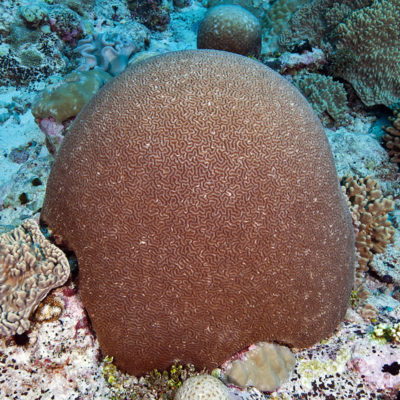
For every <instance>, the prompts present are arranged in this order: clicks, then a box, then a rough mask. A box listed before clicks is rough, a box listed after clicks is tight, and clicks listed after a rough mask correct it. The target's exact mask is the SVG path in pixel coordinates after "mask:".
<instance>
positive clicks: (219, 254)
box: [41, 50, 354, 375]
mask: <svg viewBox="0 0 400 400" xmlns="http://www.w3.org/2000/svg"><path fill="white" fill-rule="evenodd" d="M41 216H42V219H43V220H44V221H46V222H47V223H48V224H49V226H50V227H51V229H52V230H53V232H54V233H56V234H58V235H61V236H62V237H63V238H64V240H65V243H66V244H68V246H69V247H70V248H71V249H72V250H73V251H75V253H76V255H77V258H78V261H79V274H80V292H81V296H82V300H83V302H84V304H85V306H86V308H87V310H88V313H89V315H90V318H91V321H92V324H93V327H94V329H95V331H96V333H97V336H98V339H99V342H100V346H101V348H102V351H103V353H104V354H106V355H111V356H113V357H114V360H115V363H116V364H117V365H118V366H119V367H120V368H122V369H123V370H126V371H128V372H130V373H132V374H136V375H139V374H142V373H144V372H146V371H149V370H151V369H153V368H158V369H163V368H166V367H167V366H168V365H169V364H171V363H172V361H173V360H174V359H180V360H182V361H184V362H191V363H194V364H195V365H196V366H197V367H207V368H214V367H216V366H217V365H219V364H220V363H222V362H223V361H224V360H226V359H227V358H229V357H230V356H231V355H232V354H233V353H235V352H237V351H239V350H241V349H243V348H245V347H247V346H249V345H250V344H251V343H255V342H258V341H269V342H272V341H278V342H280V343H282V344H287V345H291V346H296V347H303V346H308V345H311V344H313V343H315V342H316V341H318V340H320V339H322V338H324V337H326V336H328V335H330V334H331V333H332V332H333V330H334V329H335V327H336V326H337V324H338V323H339V322H340V321H341V319H342V318H343V316H344V314H345V311H346V308H347V304H348V299H349V295H350V291H351V287H352V282H353V268H354V267H353V266H354V237H353V229H352V223H351V218H350V215H349V212H348V209H347V206H346V203H345V200H344V197H343V195H342V193H341V191H340V189H339V185H338V179H337V176H336V172H335V166H334V163H333V158H332V155H331V152H330V148H329V144H328V141H327V139H326V137H325V135H324V132H323V129H322V126H321V124H320V122H319V120H318V118H317V117H316V115H315V114H314V113H313V111H312V110H311V108H310V106H309V104H308V103H307V102H306V100H305V99H304V97H302V96H301V95H300V93H299V92H298V91H297V90H296V89H295V88H294V87H293V86H292V85H290V84H289V83H288V82H286V81H285V80H284V79H283V78H282V77H280V76H279V75H278V74H276V73H275V72H273V71H272V70H271V69H269V68H267V67H265V66H264V65H263V64H261V63H259V62H257V61H254V60H251V59H248V58H246V57H243V56H239V55H236V54H232V53H227V52H222V51H215V50H190V51H182V52H173V53H168V54H165V55H162V56H157V57H152V58H150V59H147V60H144V61H142V62H139V63H136V64H133V65H132V66H130V67H129V68H128V69H127V70H125V71H124V72H123V73H121V74H120V75H119V76H117V77H116V78H114V79H113V80H112V81H110V82H109V83H108V84H106V85H105V86H104V87H103V88H102V89H101V90H100V92H99V93H98V94H96V95H95V97H94V98H93V99H92V100H91V101H90V102H89V103H88V105H87V106H86V107H85V108H84V109H83V110H82V111H81V112H80V114H79V115H78V117H77V119H76V120H75V122H74V123H73V125H71V128H70V132H69V134H68V136H67V137H66V139H65V141H64V142H63V144H62V146H61V148H60V151H59V153H58V156H57V159H56V161H55V164H54V167H53V170H52V172H51V174H50V178H49V181H48V187H47V193H46V198H45V202H44V205H43V209H42V215H41Z"/></svg>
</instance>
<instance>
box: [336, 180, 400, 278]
mask: <svg viewBox="0 0 400 400" xmlns="http://www.w3.org/2000/svg"><path fill="white" fill-rule="evenodd" d="M341 184H342V188H343V192H344V193H345V195H346V196H347V199H348V202H349V203H348V205H349V208H350V213H351V215H352V218H353V223H354V226H355V229H356V231H357V233H356V248H357V250H358V253H359V254H358V277H359V278H360V277H361V276H362V274H363V272H364V271H366V270H367V269H368V263H369V261H371V260H372V259H373V257H374V254H379V253H383V252H384V251H385V248H386V246H387V245H388V244H389V243H393V240H394V239H393V237H394V233H395V229H394V227H393V226H392V224H391V223H390V221H389V220H388V214H389V213H390V212H391V211H393V210H394V202H393V200H392V198H391V196H389V197H383V194H382V192H381V190H380V189H379V184H378V183H377V182H376V181H375V180H374V179H373V178H372V177H371V176H367V177H365V178H361V177H358V176H349V177H343V178H342V180H341Z"/></svg>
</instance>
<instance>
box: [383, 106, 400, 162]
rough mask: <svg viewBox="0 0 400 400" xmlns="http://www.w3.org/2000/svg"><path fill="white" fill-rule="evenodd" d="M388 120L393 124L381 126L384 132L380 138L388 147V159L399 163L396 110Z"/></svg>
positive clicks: (398, 116) (399, 115) (399, 123)
mask: <svg viewBox="0 0 400 400" xmlns="http://www.w3.org/2000/svg"><path fill="white" fill-rule="evenodd" d="M390 120H391V122H392V125H393V126H387V127H384V128H383V129H384V131H385V132H386V134H385V135H383V137H382V138H383V140H384V142H385V145H386V148H387V149H388V152H389V157H390V160H391V161H393V162H394V163H397V164H400V113H399V111H398V110H396V111H395V112H394V116H393V117H392V118H390Z"/></svg>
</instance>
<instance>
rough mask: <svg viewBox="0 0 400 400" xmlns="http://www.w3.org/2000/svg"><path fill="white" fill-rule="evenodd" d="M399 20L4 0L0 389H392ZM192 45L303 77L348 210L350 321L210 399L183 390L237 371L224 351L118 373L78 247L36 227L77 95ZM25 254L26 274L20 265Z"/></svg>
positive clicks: (290, 4)
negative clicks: (90, 304) (101, 335)
mask: <svg viewBox="0 0 400 400" xmlns="http://www.w3.org/2000/svg"><path fill="white" fill-rule="evenodd" d="M399 32H400V1H397V0H341V1H339V0H337V1H335V0H313V1H312V0H297V1H294V0H265V1H262V0H231V1H224V0H208V1H207V0H203V1H196V0H173V1H172V0H142V1H135V0H107V1H106V0H88V1H84V2H81V1H78V0H34V1H14V0H1V1H0V150H1V154H0V156H1V157H0V235H1V236H0V307H1V308H0V398H1V399H71V400H72V399H173V398H174V397H175V398H176V399H177V400H178V399H185V400H190V399H200V398H214V399H225V398H232V399H382V400H384V399H385V400H386V399H399V398H400V375H399V372H400V349H399V346H400V269H399V268H400V261H399V257H400V237H399V223H400V222H399V221H400V212H399V205H400V170H399V165H400V114H399V113H398V112H399V109H400V63H399V60H400V34H399ZM196 48H205V49H206V48H211V49H217V50H224V51H230V52H234V53H239V54H242V55H244V56H247V57H249V58H252V59H256V60H259V62H261V63H263V64H265V65H266V66H268V67H269V68H272V69H273V70H274V71H276V72H278V73H279V74H280V75H281V76H283V77H284V78H285V79H287V80H288V81H289V82H290V83H292V84H293V85H294V86H296V87H297V88H298V90H299V91H300V92H301V93H302V94H303V95H304V97H305V98H306V99H307V100H308V102H309V103H310V104H311V106H312V108H313V110H314V111H315V113H316V114H317V116H318V117H319V119H320V121H321V123H322V124H323V127H324V131H325V134H326V136H327V138H328V140H329V143H330V146H331V150H332V153H333V157H334V161H335V166H336V170H337V174H338V177H339V181H340V186H341V190H342V191H343V194H344V196H345V198H346V202H347V205H348V207H349V210H350V214H351V217H352V221H353V226H354V232H355V245H356V246H355V247H356V250H357V265H356V268H355V269H356V272H355V282H354V286H353V290H352V293H351V298H350V304H349V308H348V310H347V313H346V316H345V319H344V321H343V322H342V323H341V324H340V325H339V326H338V328H337V330H336V331H335V332H334V333H333V335H332V336H331V337H329V338H326V340H323V341H321V342H319V343H318V344H316V345H314V346H313V347H310V348H307V349H292V352H293V360H294V361H293V363H292V361H290V360H291V358H290V357H291V356H288V359H287V360H289V361H287V365H285V367H284V369H287V370H285V372H284V373H282V374H281V373H277V374H276V375H277V378H276V384H275V386H274V385H273V389H270V390H265V387H266V386H263V385H262V384H260V385H257V384H254V381H253V382H252V381H250V380H249V381H248V383H247V384H245V386H247V388H245V389H242V388H239V387H238V385H237V384H236V385H234V384H228V385H227V386H225V385H223V387H222V388H219V387H217V386H218V384H215V385H217V386H216V387H217V389H216V390H217V393H218V394H217V395H214V397H213V396H212V395H210V394H208V396H211V397H200V394H199V393H197V394H196V393H195V392H190V391H188V392H185V393H184V392H183V391H182V392H181V394H178V395H176V392H177V389H178V388H179V387H181V386H182V382H184V381H185V380H186V379H187V378H189V377H192V376H197V375H198V374H204V373H206V372H207V373H212V375H213V376H215V377H217V378H218V379H221V381H223V382H225V383H229V380H231V381H230V383H232V379H233V378H229V373H228V369H229V366H228V365H229V360H227V362H228V363H227V364H226V365H225V364H224V365H222V366H221V367H220V368H219V369H216V370H214V371H205V370H201V369H196V368H195V367H194V366H192V365H187V364H179V363H176V364H174V365H172V366H171V367H170V368H169V369H168V370H166V371H157V370H153V371H149V372H148V374H147V375H145V376H142V377H135V376H130V375H128V374H124V373H123V372H120V371H119V370H118V369H117V367H116V366H115V365H114V364H113V358H112V357H111V356H109V355H107V354H102V353H101V352H100V348H99V344H98V341H97V339H96V335H95V333H94V332H93V329H92V328H91V325H90V322H89V319H88V315H87V313H86V310H85V308H84V306H83V304H82V302H81V299H80V296H79V291H78V282H79V274H78V266H77V261H76V259H75V258H74V255H73V254H70V252H68V251H66V249H65V248H63V247H62V246H61V250H65V252H66V255H65V254H64V253H63V252H62V251H61V250H60V249H59V248H58V247H56V246H55V245H57V244H60V243H59V242H57V237H51V235H50V234H49V232H48V231H47V230H46V228H45V227H44V226H41V229H39V226H38V225H37V224H38V223H39V216H40V211H41V207H42V204H43V201H44V197H45V191H46V184H47V179H48V176H49V173H50V170H51V167H52V165H53V163H54V159H55V157H56V156H57V152H58V150H59V148H60V146H61V143H62V142H63V139H64V137H65V135H67V134H68V127H69V126H70V124H71V123H72V121H73V120H74V119H75V117H76V116H77V114H78V113H79V111H80V110H81V109H82V108H83V107H84V105H85V104H86V103H87V102H88V101H89V100H90V99H91V98H92V97H93V96H94V95H95V94H96V93H97V92H98V91H99V90H100V89H101V87H102V86H103V85H105V84H106V83H107V82H109V81H110V80H112V79H113V78H114V77H116V76H118V75H119V74H120V73H121V72H122V71H124V70H125V69H126V68H127V67H128V66H129V65H130V64H132V65H133V64H135V63H140V62H142V61H143V60H146V59H149V58H150V57H153V56H156V55H160V54H164V53H167V52H171V51H177V50H188V49H196ZM104 145H105V146H106V145H107V144H106V143H104ZM311 168H312V166H310V169H311ZM50 242H51V243H50ZM10 255H11V256H12V257H11V256H10ZM18 257H21V259H23V263H25V264H26V266H25V264H24V267H23V268H24V270H23V272H21V271H22V269H19V270H18V271H17V272H15V271H16V270H15V269H14V270H13V268H12V267H13V265H12V263H13V261H10V259H18ZM32 260H33V261H32ZM35 263H36V264H35ZM32 265H35V267H32V269H33V268H36V267H37V268H38V269H40V273H37V276H36V278H37V279H38V280H37V281H32V276H35V275H34V274H29V271H28V272H26V271H27V270H29V268H30V267H29V266H32ZM18 268H20V267H18ZM40 274H42V275H45V276H46V278H43V276H39V275H40ZM39 281H40V283H38V282H39ZM43 281H45V283H43V284H42V282H43ZM237 350H238V352H239V351H241V350H243V351H244V354H250V352H251V351H252V350H254V347H250V348H248V349H237ZM274 351H275V350H274ZM279 351H280V350H279ZM279 351H278V353H279ZM279 354H281V353H279ZM238 357H239V359H240V360H244V361H246V356H243V355H240V356H238ZM282 357H283V356H282ZM248 358H249V357H248ZM248 358H247V359H248ZM283 358H285V357H283ZM264 362H265V363H266V364H267V366H266V367H265V368H266V369H265V370H262V371H263V372H262V373H263V374H264V375H268V374H272V375H274V373H273V372H271V370H270V366H269V365H268V357H266V361H264ZM285 362H286V361H285ZM253 367H254V366H253ZM259 367H260V366H257V365H256V366H255V367H254V369H255V370H256V372H255V373H256V374H257V368H259ZM281 367H282V365H281ZM249 368H250V367H249ZM260 368H261V367H260ZM282 368H283V367H282ZM272 369H273V368H272ZM265 371H270V372H265ZM260 379H261V378H260ZM261 381H262V379H261ZM219 382H220V381H219ZM207 384H208V385H211V386H212V381H211V383H207ZM257 386H258V387H257ZM218 388H219V389H218ZM204 390H212V389H209V387H208V386H206V389H204ZM218 390H219V391H218ZM178 393H179V392H178ZM210 393H211V392H210ZM179 396H180V397H179ZM196 396H197V397H196ZM224 396H225V397H224Z"/></svg>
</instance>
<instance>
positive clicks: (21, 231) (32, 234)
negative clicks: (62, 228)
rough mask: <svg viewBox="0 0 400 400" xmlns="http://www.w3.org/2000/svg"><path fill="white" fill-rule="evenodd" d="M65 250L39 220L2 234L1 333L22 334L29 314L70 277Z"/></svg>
mask: <svg viewBox="0 0 400 400" xmlns="http://www.w3.org/2000/svg"><path fill="white" fill-rule="evenodd" d="M69 272H70V269H69V263H68V260H67V258H66V256H65V255H64V253H63V252H62V251H61V250H60V249H59V248H58V247H56V246H54V245H53V244H51V243H50V242H49V241H48V240H47V239H46V238H45V236H44V235H43V234H42V233H41V231H40V228H39V226H38V224H37V223H36V222H35V221H34V220H32V219H28V220H25V221H24V222H23V223H22V225H20V226H19V227H17V228H15V229H13V230H12V231H11V232H8V233H5V234H3V235H1V236H0V335H13V334H15V333H18V334H22V333H23V332H25V331H26V330H28V329H29V326H30V322H29V317H30V315H31V314H32V313H33V311H34V310H35V309H36V307H37V306H38V305H39V303H40V302H41V301H42V300H43V299H44V298H45V297H46V296H47V294H48V293H49V292H50V290H52V289H54V288H56V287H58V286H61V285H63V284H64V283H65V282H66V281H67V279H68V277H69Z"/></svg>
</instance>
